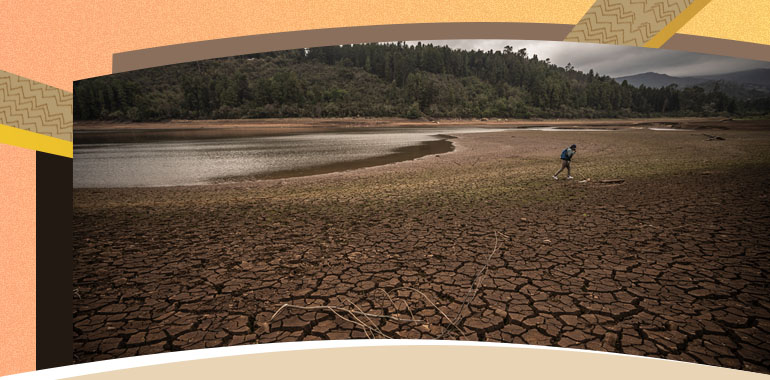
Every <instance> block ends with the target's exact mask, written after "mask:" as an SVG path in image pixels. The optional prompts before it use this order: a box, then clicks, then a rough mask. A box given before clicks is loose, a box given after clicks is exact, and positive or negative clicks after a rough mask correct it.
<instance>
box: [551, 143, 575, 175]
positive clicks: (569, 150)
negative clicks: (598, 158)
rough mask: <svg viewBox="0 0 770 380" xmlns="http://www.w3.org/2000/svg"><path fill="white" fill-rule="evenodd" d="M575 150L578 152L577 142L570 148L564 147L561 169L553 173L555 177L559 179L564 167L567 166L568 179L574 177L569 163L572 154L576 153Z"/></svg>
mask: <svg viewBox="0 0 770 380" xmlns="http://www.w3.org/2000/svg"><path fill="white" fill-rule="evenodd" d="M575 152H577V145H575V144H572V145H571V146H570V147H569V148H567V149H564V151H562V152H561V169H559V171H558V172H556V174H554V175H553V179H559V173H561V171H562V170H564V168H567V179H572V174H571V173H570V168H569V164H570V162H571V161H572V156H574V155H575Z"/></svg>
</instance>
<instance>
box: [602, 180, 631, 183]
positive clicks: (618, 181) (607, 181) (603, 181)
mask: <svg viewBox="0 0 770 380" xmlns="http://www.w3.org/2000/svg"><path fill="white" fill-rule="evenodd" d="M623 182H626V180H624V179H601V180H599V183H623Z"/></svg>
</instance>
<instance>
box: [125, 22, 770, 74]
mask: <svg viewBox="0 0 770 380" xmlns="http://www.w3.org/2000/svg"><path fill="white" fill-rule="evenodd" d="M572 27H573V26H572V25H566V24H536V23H507V22H499V23H498V22H494V23H492V22H489V23H485V22H479V23H476V22H472V23H429V24H400V25H374V26H358V27H348V28H330V29H319V30H303V31H296V32H284V33H271V34H260V35H253V36H244V37H233V38H223V39H216V40H209V41H200V42H191V43H186V44H179V45H169V46H161V47H155V48H151V49H142V50H133V51H127V52H122V53H117V54H114V55H113V57H112V71H113V73H120V72H125V71H132V70H140V69H146V68H150V67H157V66H164V65H171V64H175V63H182V62H192V61H199V60H204V59H211V58H221V57H230V56H236V55H242V54H251V53H261V52H267V51H275V50H287V49H300V48H307V47H317V46H329V45H342V44H356V43H366V42H388V41H412V40H450V39H511V40H545V41H562V40H564V38H565V37H566V35H567V34H568V33H569V32H570V30H572ZM663 48H665V49H669V50H683V51H690V52H695V53H705V54H717V55H725V56H731V57H735V58H747V59H756V60H764V61H770V45H760V44H752V43H747V42H740V41H732V40H720V39H718V38H710V37H700V36H689V35H680V34H676V35H674V36H673V37H672V38H671V39H670V40H669V41H668V42H667V43H666V44H665V45H663Z"/></svg>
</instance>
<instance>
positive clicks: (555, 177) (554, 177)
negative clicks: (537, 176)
mask: <svg viewBox="0 0 770 380" xmlns="http://www.w3.org/2000/svg"><path fill="white" fill-rule="evenodd" d="M551 177H553V179H556V180H558V179H559V177H557V176H555V175H554V176H551Z"/></svg>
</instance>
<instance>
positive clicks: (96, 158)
mask: <svg viewBox="0 0 770 380" xmlns="http://www.w3.org/2000/svg"><path fill="white" fill-rule="evenodd" d="M495 131H500V129H491V128H470V127H469V128H403V129H401V128H399V129H396V128H388V129H380V130H377V129H367V130H365V131H364V130H358V131H351V132H326V133H312V134H301V135H289V136H256V137H239V138H226V139H207V140H178V141H157V142H142V143H120V144H75V146H74V161H73V186H74V187H75V188H86V187H99V188H105V187H156V186H186V185H202V184H209V183H215V182H222V181H228V180H230V179H233V178H247V177H260V176H268V175H269V174H270V173H284V172H292V171H302V170H305V169H308V168H313V167H321V166H329V165H334V164H338V163H344V162H353V161H359V162H360V161H361V160H366V159H369V158H373V157H381V156H389V155H393V153H395V152H398V151H399V150H403V149H404V148H406V147H411V146H415V147H416V146H420V145H424V144H426V143H427V142H430V141H438V140H442V139H444V137H441V136H438V135H440V134H458V133H474V132H495ZM75 140H76V141H77V135H76V136H75ZM426 154H427V153H426ZM393 157H397V156H395V155H394V156H393ZM402 159H403V158H402ZM395 160H398V159H397V158H396V159H395Z"/></svg>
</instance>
